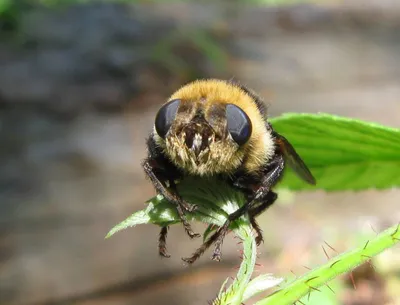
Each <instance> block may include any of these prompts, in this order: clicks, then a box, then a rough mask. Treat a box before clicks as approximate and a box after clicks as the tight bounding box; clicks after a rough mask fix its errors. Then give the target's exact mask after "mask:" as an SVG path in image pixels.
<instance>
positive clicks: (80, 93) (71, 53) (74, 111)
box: [0, 0, 400, 305]
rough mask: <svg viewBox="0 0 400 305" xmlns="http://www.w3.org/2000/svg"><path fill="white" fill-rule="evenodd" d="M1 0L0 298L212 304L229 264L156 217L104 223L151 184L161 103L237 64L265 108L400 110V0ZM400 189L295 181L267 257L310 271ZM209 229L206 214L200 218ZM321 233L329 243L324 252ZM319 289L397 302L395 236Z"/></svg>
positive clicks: (386, 218)
mask: <svg viewBox="0 0 400 305" xmlns="http://www.w3.org/2000/svg"><path fill="white" fill-rule="evenodd" d="M316 2H317V1H314V2H300V1H299V2H297V1H282V0H281V1H267V0H260V1H250V0H249V1H245V0H241V1H233V0H231V1H215V2H212V1H208V2H207V1H204V2H202V3H200V2H199V1H185V2H167V1H144V0H143V1H140V0H132V1H128V0H127V1H114V2H112V1H108V2H96V1H77V0H63V1H62V0H53V1H51V0H42V1H39V0H37V1H33V0H32V1H29V0H19V1H17V0H8V1H7V0H1V1H0V143H1V144H0V304H1V305H3V304H4V305H39V304H46V305H50V304H54V305H56V304H59V305H61V304H74V305H94V304H96V305H97V304H99V305H128V304H149V305H153V304H154V305H158V304H164V305H181V304H182V305H183V304H193V305H195V304H196V305H197V304H206V303H207V301H210V300H212V299H213V298H214V297H215V296H216V294H217V293H218V291H219V288H220V286H221V283H222V281H223V280H224V279H225V278H226V277H228V276H234V274H235V273H236V268H237V266H238V265H239V263H240V258H239V252H238V250H239V249H240V246H238V245H237V244H236V243H237V241H236V240H234V239H233V238H232V237H231V236H229V237H228V238H227V239H226V241H225V243H224V247H223V260H222V262H220V263H217V262H213V261H211V260H210V259H209V257H210V253H207V254H206V255H204V256H203V257H202V258H201V260H200V261H198V262H197V263H196V264H195V265H194V266H193V267H190V268H188V267H185V266H184V265H183V263H182V261H181V257H184V256H187V255H188V254H190V253H192V251H193V250H194V249H195V248H196V247H197V246H198V245H199V244H200V241H199V240H194V241H191V240H189V239H188V238H187V236H186V235H185V233H184V231H183V229H182V228H181V227H180V226H176V227H172V229H171V230H170V233H169V239H168V246H169V252H170V253H171V254H172V257H171V258H170V259H160V258H159V257H158V254H157V236H158V233H159V229H158V228H157V227H156V226H151V225H148V226H141V227H137V228H134V229H128V230H125V231H123V232H120V233H118V234H116V235H115V236H113V237H112V238H111V239H108V240H105V239H104V236H105V235H106V233H107V232H108V230H109V229H110V228H111V227H113V226H114V225H115V224H116V223H118V222H120V221H121V220H123V219H125V218H126V217H127V216H128V215H130V214H131V213H133V212H134V211H137V210H138V209H141V208H143V207H144V206H145V204H144V202H145V201H146V200H147V199H148V198H150V197H151V196H153V195H154V190H153V188H152V185H151V184H150V183H149V182H148V181H146V179H145V177H144V173H143V171H142V169H141V167H140V162H141V159H142V158H143V157H144V156H145V154H146V147H145V137H147V135H148V133H149V132H150V131H151V128H152V125H153V120H154V115H155V112H156V111H157V109H158V107H159V105H160V104H161V103H163V102H164V101H166V99H167V98H168V96H169V95H170V94H171V93H172V92H173V91H174V90H176V89H177V88H178V87H180V86H181V85H183V84H184V83H187V82H189V81H191V80H194V79H196V78H203V77H217V78H231V77H233V76H234V77H236V78H237V79H239V80H241V81H242V82H243V83H245V84H247V85H248V86H249V87H251V88H253V89H255V90H256V91H258V92H259V93H260V94H261V95H262V96H263V97H264V98H265V100H266V101H268V105H269V114H270V116H271V117H274V116H278V115H280V114H282V113H284V112H311V113H316V112H328V113H332V114H337V115H342V116H348V117H354V118H360V119H364V120H368V121H373V122H377V123H381V124H385V125H388V126H391V127H400V2H399V1H396V0H392V1H390V0H375V1H373V0H370V1H367V0H364V1H363V0H349V1H337V0H336V1H335V0H331V1H320V2H318V3H316ZM399 200H400V191H398V190H387V191H382V192H377V191H374V190H370V191H365V192H358V193H352V192H344V193H332V194H326V193H325V192H322V191H317V192H307V193H305V192H303V193H298V194H292V193H287V192H283V193H281V197H280V199H279V201H278V203H277V204H275V205H274V206H273V207H272V208H271V209H270V210H269V211H268V213H265V214H264V215H262V216H260V218H259V222H260V224H261V227H262V229H263V230H264V234H265V243H264V244H263V245H262V246H261V247H260V248H259V251H260V258H259V263H260V264H261V265H260V266H259V267H258V268H257V274H259V273H274V274H275V275H276V276H289V277H290V276H300V275H301V274H303V273H305V272H307V268H311V267H314V266H317V265H319V264H321V263H323V262H325V261H326V260H327V257H326V255H325V253H324V252H325V251H326V252H327V255H328V256H333V255H335V251H334V250H332V249H330V248H329V246H328V244H329V245H330V246H331V247H332V248H334V249H335V250H336V251H338V252H342V251H345V250H347V249H350V248H351V247H354V246H357V245H360V244H363V243H365V241H366V240H367V239H368V238H369V237H371V236H374V235H375V233H374V231H379V230H382V229H383V228H386V227H387V226H389V225H391V224H394V223H396V222H398V221H399V220H400V209H399ZM195 228H196V229H197V230H199V231H200V230H202V229H204V226H202V225H201V224H200V225H196V226H195ZM324 250H325V251H324ZM373 264H374V266H375V267H374V268H372V267H371V266H370V265H368V264H366V265H363V266H361V267H360V268H359V269H357V271H356V272H354V276H353V278H354V284H355V286H356V288H357V289H355V288H354V287H353V286H354V285H353V283H352V282H353V281H351V280H350V277H349V275H346V276H344V277H341V278H339V279H338V280H336V281H335V282H333V283H332V284H331V285H330V286H331V287H332V289H333V290H334V291H335V293H332V292H330V291H328V292H327V293H318V292H313V293H312V294H311V296H310V298H309V301H308V303H307V304H332V305H335V304H346V305H356V304H357V305H367V304H368V305H380V304H400V276H399V274H400V249H399V248H398V247H397V248H395V249H394V250H392V251H388V252H385V253H384V254H383V255H381V256H379V257H378V258H377V259H376V260H374V262H373Z"/></svg>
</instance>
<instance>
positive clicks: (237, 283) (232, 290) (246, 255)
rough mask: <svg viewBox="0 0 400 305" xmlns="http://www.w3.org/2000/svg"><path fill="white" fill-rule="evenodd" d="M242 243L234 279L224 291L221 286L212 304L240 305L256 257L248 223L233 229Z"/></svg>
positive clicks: (255, 247)
mask: <svg viewBox="0 0 400 305" xmlns="http://www.w3.org/2000/svg"><path fill="white" fill-rule="evenodd" d="M234 231H235V234H236V236H238V237H239V238H240V239H241V240H242V243H243V254H242V263H241V264H240V269H239V272H238V274H237V275H236V278H235V280H234V281H233V283H232V284H231V286H229V288H227V289H226V290H225V291H223V290H224V286H222V288H221V291H220V293H219V295H218V298H217V299H216V300H215V301H214V302H213V305H228V304H229V305H240V304H242V300H243V294H244V291H245V289H246V287H247V284H248V283H249V281H250V278H251V275H252V274H253V270H254V266H255V264H256V258H257V246H256V243H255V240H254V237H253V234H252V231H251V227H250V225H249V224H246V223H244V224H242V225H240V226H239V227H238V228H237V229H235V230H234Z"/></svg>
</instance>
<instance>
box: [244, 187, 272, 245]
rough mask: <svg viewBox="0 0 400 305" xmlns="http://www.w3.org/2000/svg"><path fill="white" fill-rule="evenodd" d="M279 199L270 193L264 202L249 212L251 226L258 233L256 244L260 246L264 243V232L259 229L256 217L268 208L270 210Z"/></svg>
mask: <svg viewBox="0 0 400 305" xmlns="http://www.w3.org/2000/svg"><path fill="white" fill-rule="evenodd" d="M277 198H278V195H277V194H276V193H274V192H269V193H268V195H267V196H266V197H265V198H264V201H263V202H262V203H261V204H260V205H258V206H255V207H253V208H251V209H250V210H249V220H250V223H251V226H252V227H253V228H254V230H255V231H256V233H257V236H256V244H257V246H259V245H260V244H261V242H262V241H263V236H262V230H261V228H260V227H259V225H258V223H257V221H256V217H257V216H258V215H260V214H261V213H263V212H264V211H265V210H266V209H267V208H269V207H270V206H271V205H273V204H274V202H275V201H276V199H277Z"/></svg>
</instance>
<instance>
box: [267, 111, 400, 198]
mask: <svg viewBox="0 0 400 305" xmlns="http://www.w3.org/2000/svg"><path fill="white" fill-rule="evenodd" d="M271 123H272V125H273V127H274V129H275V130H276V131H277V132H278V133H280V134H282V135H283V136H284V137H286V138H287V139H288V140H289V142H290V143H291V144H292V145H293V146H294V148H295V149H296V151H297V152H298V154H299V155H300V156H301V157H302V159H303V160H304V162H305V163H306V164H307V166H308V167H309V168H310V170H311V172H312V173H313V175H314V176H315V178H316V180H317V185H316V186H311V185H308V184H306V183H305V182H303V181H302V180H301V179H300V178H298V177H297V176H295V174H294V173H293V171H292V170H287V171H285V176H284V179H283V180H282V182H281V183H280V184H279V187H287V188H289V189H291V190H316V189H323V190H327V191H337V190H340V191H343V190H364V189H385V188H392V187H398V186H400V174H399V168H400V130H399V129H394V128H388V127H384V126H380V125H378V124H374V123H367V122H363V121H360V120H355V119H349V118H343V117H338V116H332V115H328V114H285V115H283V116H280V117H278V118H274V119H271Z"/></svg>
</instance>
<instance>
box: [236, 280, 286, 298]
mask: <svg viewBox="0 0 400 305" xmlns="http://www.w3.org/2000/svg"><path fill="white" fill-rule="evenodd" d="M282 282H283V278H276V277H274V276H273V275H272V274H262V275H259V276H257V277H256V278H254V279H252V280H251V281H250V283H249V284H248V285H247V287H246V289H245V291H244V294H243V300H242V302H244V301H246V300H247V299H250V298H252V297H254V296H255V295H257V294H259V293H260V292H263V291H265V290H267V289H270V288H272V287H275V286H277V285H279V284H280V283H282Z"/></svg>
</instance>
